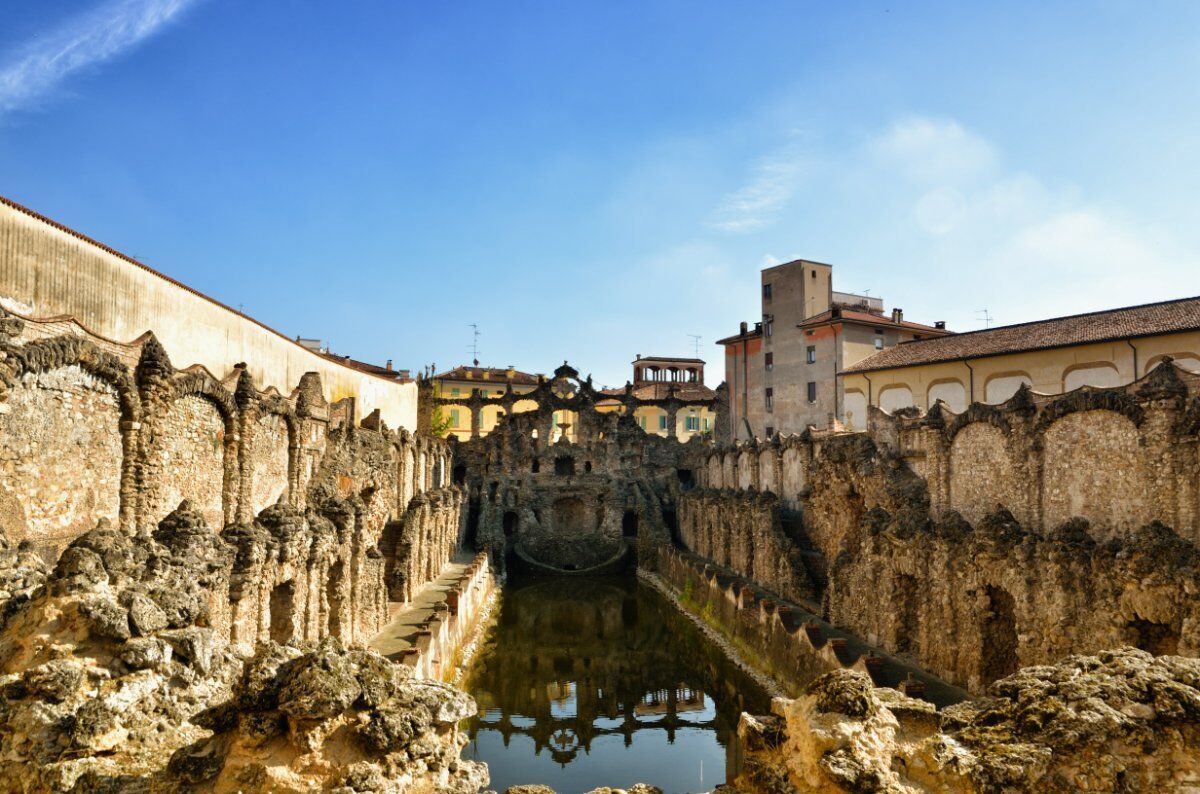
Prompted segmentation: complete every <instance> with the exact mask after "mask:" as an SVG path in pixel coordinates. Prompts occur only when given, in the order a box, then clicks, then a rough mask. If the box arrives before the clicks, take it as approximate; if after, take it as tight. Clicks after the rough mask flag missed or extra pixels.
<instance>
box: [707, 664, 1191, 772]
mask: <svg viewBox="0 0 1200 794" xmlns="http://www.w3.org/2000/svg"><path fill="white" fill-rule="evenodd" d="M773 711H774V714H772V715H770V716H766V717H751V716H749V715H743V717H742V723H741V724H740V725H739V727H738V732H739V735H740V736H741V737H742V738H743V740H744V742H745V745H746V758H745V761H744V765H743V768H742V771H741V773H740V774H739V775H738V776H737V778H736V779H735V780H734V781H732V782H731V784H730V785H728V786H725V787H724V788H723V789H722V790H723V791H725V792H728V793H729V794H735V792H740V793H741V794H760V793H761V794H767V793H768V792H770V793H771V794H774V793H775V792H785V791H805V792H809V791H811V792H869V791H878V792H895V793H896V794H900V793H901V792H912V793H913V794H916V792H946V793H947V794H950V793H951V792H952V793H953V794H968V793H969V792H981V793H982V792H1005V791H1028V792H1041V793H1042V794H1067V793H1068V792H1119V791H1130V792H1132V791H1190V790H1193V789H1194V788H1195V787H1197V786H1200V660H1196V659H1188V658H1183V657H1178V656H1159V657H1153V656H1151V655H1150V654H1148V653H1146V652H1144V651H1138V650H1136V649H1133V648H1123V649H1119V650H1114V651H1106V652H1104V653H1101V654H1099V655H1098V656H1072V657H1069V658H1067V659H1065V660H1063V661H1062V662H1060V663H1059V664H1056V665H1053V666H1042V667H1030V668H1027V669H1025V670H1022V671H1021V672H1019V673H1017V674H1015V675H1012V676H1010V677H1008V678H1005V679H1002V680H1000V681H997V682H996V683H994V684H992V686H991V687H990V688H989V689H988V695H987V697H985V698H982V699H980V700H979V701H968V702H965V703H962V704H959V705H957V706H951V707H949V708H947V709H945V710H943V711H942V712H941V713H938V712H936V711H934V710H933V707H932V706H930V705H929V704H928V703H925V702H924V701H919V700H913V699H911V698H907V697H905V696H903V695H901V694H899V693H898V692H895V691H894V690H888V689H876V688H875V687H873V686H872V685H871V682H870V679H869V678H868V677H867V676H865V675H864V674H862V673H856V672H851V671H845V670H841V671H835V672H832V673H829V674H827V675H825V676H823V677H822V678H820V679H818V680H817V681H815V682H814V683H813V684H812V685H811V686H810V687H809V690H808V692H807V694H806V695H804V696H803V697H800V698H797V699H796V700H783V699H778V700H776V701H775V702H774V704H773Z"/></svg>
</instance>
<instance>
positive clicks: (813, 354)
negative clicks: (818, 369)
mask: <svg viewBox="0 0 1200 794" xmlns="http://www.w3.org/2000/svg"><path fill="white" fill-rule="evenodd" d="M808 363H809V364H816V363H817V348H816V346H815V345H809V346H808Z"/></svg>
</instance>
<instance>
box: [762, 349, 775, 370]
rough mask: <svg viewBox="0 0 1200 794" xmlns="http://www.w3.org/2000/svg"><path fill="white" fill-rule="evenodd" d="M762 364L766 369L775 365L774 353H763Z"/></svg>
mask: <svg viewBox="0 0 1200 794" xmlns="http://www.w3.org/2000/svg"><path fill="white" fill-rule="evenodd" d="M763 365H764V366H765V367H766V368H767V369H773V368H774V367H775V354H774V353H764V354H763Z"/></svg>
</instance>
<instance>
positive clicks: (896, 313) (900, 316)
mask: <svg viewBox="0 0 1200 794" xmlns="http://www.w3.org/2000/svg"><path fill="white" fill-rule="evenodd" d="M892 322H894V323H902V322H904V309H892Z"/></svg>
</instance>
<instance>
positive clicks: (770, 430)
mask: <svg viewBox="0 0 1200 794" xmlns="http://www.w3.org/2000/svg"><path fill="white" fill-rule="evenodd" d="M773 435H775V428H773V427H770V426H768V427H767V438H770V437H771V436H773Z"/></svg>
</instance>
